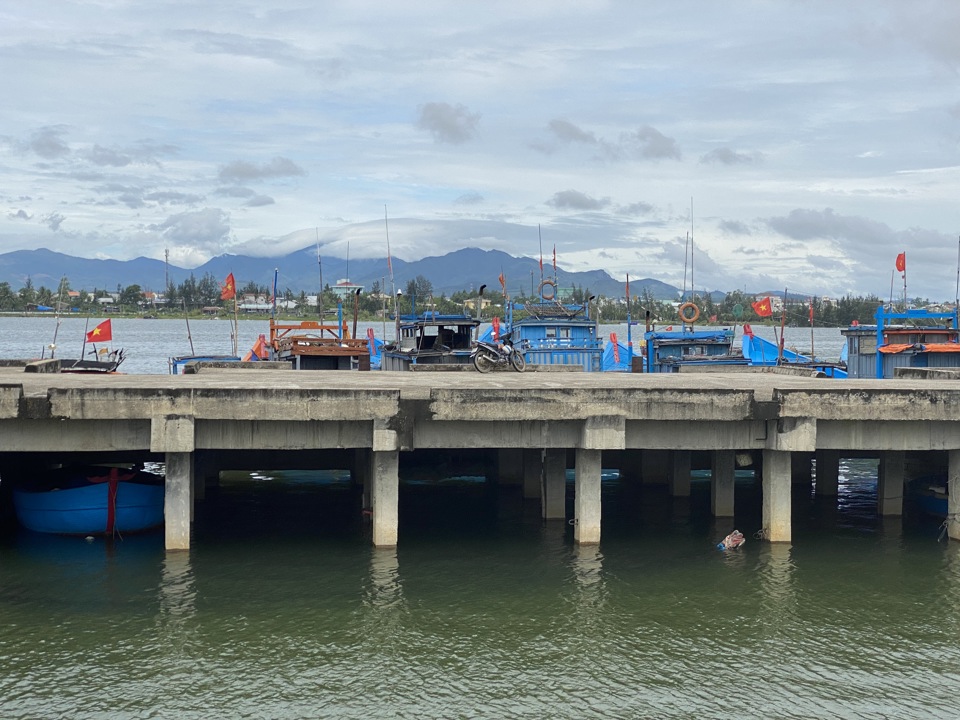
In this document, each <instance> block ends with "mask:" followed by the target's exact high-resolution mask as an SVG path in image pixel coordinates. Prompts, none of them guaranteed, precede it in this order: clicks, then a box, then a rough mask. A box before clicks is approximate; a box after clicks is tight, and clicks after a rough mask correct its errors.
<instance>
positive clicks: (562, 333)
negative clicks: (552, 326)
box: [560, 327, 570, 340]
mask: <svg viewBox="0 0 960 720" xmlns="http://www.w3.org/2000/svg"><path fill="white" fill-rule="evenodd" d="M560 337H562V338H564V339H566V340H569V339H570V328H568V327H565V328H560Z"/></svg>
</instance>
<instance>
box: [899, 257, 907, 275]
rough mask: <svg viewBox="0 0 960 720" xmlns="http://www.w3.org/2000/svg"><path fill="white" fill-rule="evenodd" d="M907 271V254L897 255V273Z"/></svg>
mask: <svg viewBox="0 0 960 720" xmlns="http://www.w3.org/2000/svg"><path fill="white" fill-rule="evenodd" d="M906 271H907V254H906V253H905V252H902V253H900V254H899V255H897V272H906Z"/></svg>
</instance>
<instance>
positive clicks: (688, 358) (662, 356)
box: [643, 323, 749, 373]
mask: <svg viewBox="0 0 960 720" xmlns="http://www.w3.org/2000/svg"><path fill="white" fill-rule="evenodd" d="M733 336H734V333H733V330H731V329H730V328H706V329H701V330H698V329H696V327H695V326H694V325H693V324H692V323H683V324H682V327H681V329H680V330H674V329H673V326H668V327H667V329H664V330H657V329H648V330H647V331H646V332H644V334H643V342H644V352H643V371H644V372H649V373H665V372H666V373H675V372H681V371H682V370H686V371H689V370H695V369H701V370H702V369H703V368H705V367H706V366H717V367H719V366H737V365H740V366H746V365H748V364H749V361H748V360H747V359H746V358H744V357H743V355H742V354H741V353H739V352H736V351H735V350H734V346H733V339H734V337H733Z"/></svg>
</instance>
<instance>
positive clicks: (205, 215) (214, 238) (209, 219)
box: [149, 208, 230, 253]
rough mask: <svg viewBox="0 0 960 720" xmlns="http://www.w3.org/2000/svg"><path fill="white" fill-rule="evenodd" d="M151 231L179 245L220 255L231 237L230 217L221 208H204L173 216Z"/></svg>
mask: <svg viewBox="0 0 960 720" xmlns="http://www.w3.org/2000/svg"><path fill="white" fill-rule="evenodd" d="M149 229H151V230H156V231H158V232H160V233H161V234H162V235H163V237H164V239H166V240H169V241H170V242H173V243H176V244H178V245H189V246H192V247H193V248H197V249H203V250H207V251H211V252H213V253H219V252H221V251H222V250H223V248H224V246H225V245H226V241H227V239H228V238H229V236H230V216H229V215H227V213H225V212H224V211H223V210H221V209H220V208H204V209H203V210H194V211H190V212H184V213H179V214H177V215H171V216H170V217H168V218H167V219H166V220H165V221H164V222H162V223H160V224H158V225H151V226H150V227H149Z"/></svg>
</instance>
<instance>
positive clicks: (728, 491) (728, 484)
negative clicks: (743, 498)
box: [710, 450, 736, 517]
mask: <svg viewBox="0 0 960 720" xmlns="http://www.w3.org/2000/svg"><path fill="white" fill-rule="evenodd" d="M712 465H713V467H712V472H711V475H712V478H711V481H710V509H711V511H712V512H713V516H714V517H733V495H734V483H733V481H734V476H735V472H736V453H735V452H734V451H733V450H715V451H714V452H713V457H712Z"/></svg>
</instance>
